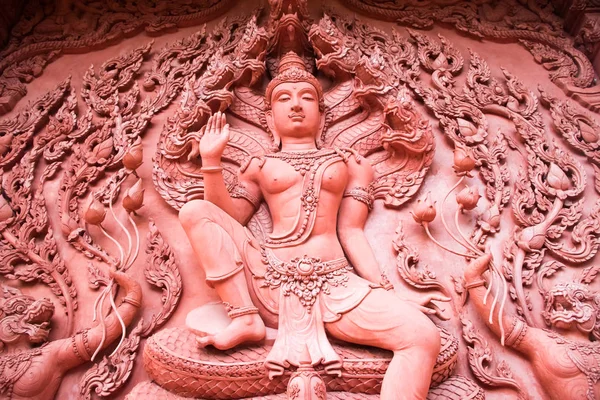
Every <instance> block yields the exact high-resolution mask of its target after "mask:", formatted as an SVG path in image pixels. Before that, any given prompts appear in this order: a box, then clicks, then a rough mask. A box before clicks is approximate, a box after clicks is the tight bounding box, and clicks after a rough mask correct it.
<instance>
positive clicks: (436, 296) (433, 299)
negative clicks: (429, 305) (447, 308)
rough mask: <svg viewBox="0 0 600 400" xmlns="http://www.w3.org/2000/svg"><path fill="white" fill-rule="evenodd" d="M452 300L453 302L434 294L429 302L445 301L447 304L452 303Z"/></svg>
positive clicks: (448, 298)
mask: <svg viewBox="0 0 600 400" xmlns="http://www.w3.org/2000/svg"><path fill="white" fill-rule="evenodd" d="M450 300H452V299H451V298H450V297H447V296H442V295H441V294H433V295H431V296H430V297H429V302H431V301H444V302H447V301H450Z"/></svg>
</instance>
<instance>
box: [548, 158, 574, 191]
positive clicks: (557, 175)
mask: <svg viewBox="0 0 600 400" xmlns="http://www.w3.org/2000/svg"><path fill="white" fill-rule="evenodd" d="M546 181H547V182H548V185H549V186H550V187H551V188H553V189H556V190H567V189H569V186H570V183H569V178H568V177H567V174H565V173H564V171H563V170H562V169H561V168H560V167H559V166H558V165H556V164H554V163H550V168H549V169H548V175H547V177H546Z"/></svg>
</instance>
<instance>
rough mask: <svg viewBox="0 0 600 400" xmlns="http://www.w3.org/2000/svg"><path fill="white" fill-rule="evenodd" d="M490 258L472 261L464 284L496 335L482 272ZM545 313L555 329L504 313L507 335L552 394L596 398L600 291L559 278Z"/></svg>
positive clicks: (554, 396)
mask: <svg viewBox="0 0 600 400" xmlns="http://www.w3.org/2000/svg"><path fill="white" fill-rule="evenodd" d="M490 261H491V256H490V255H485V256H483V257H481V258H478V259H476V260H474V261H473V262H471V264H469V266H468V267H467V269H466V271H465V282H466V284H465V287H466V288H467V289H468V290H469V295H470V298H471V301H472V302H473V303H474V305H475V308H476V309H477V311H478V312H479V314H480V315H482V316H483V317H484V318H483V319H484V320H485V321H486V323H487V325H488V327H489V328H490V329H491V330H492V332H494V333H495V334H496V335H497V336H500V335H501V333H500V326H499V324H498V323H497V322H498V312H497V311H495V312H494V314H493V315H492V318H490V319H488V318H487V316H489V314H490V312H491V310H492V304H491V303H492V302H490V301H487V302H486V301H485V297H486V289H485V287H484V285H485V284H486V283H487V282H486V280H485V279H483V278H482V274H483V273H484V272H485V271H486V270H487V268H488V264H489V263H490ZM545 301H546V307H545V310H544V313H543V315H544V318H545V319H546V320H547V321H548V322H549V323H550V324H551V325H552V328H553V329H554V330H553V331H550V330H545V329H539V328H535V327H531V326H528V325H527V324H526V323H525V321H523V320H522V319H521V318H519V317H517V316H509V315H506V314H504V315H503V316H502V318H503V322H504V326H507V327H509V329H508V333H507V336H506V339H505V343H506V345H507V346H509V347H512V348H513V349H515V350H517V351H518V352H520V353H522V354H523V355H525V357H527V358H528V359H529V360H530V362H531V366H532V369H533V371H534V373H535V375H536V377H537V378H538V379H539V381H540V383H541V384H542V387H543V388H544V390H545V391H546V394H547V395H548V397H549V398H551V399H556V400H559V399H588V400H594V399H596V400H597V399H600V384H599V383H598V381H599V380H600V343H598V342H597V341H596V342H590V335H592V336H594V337H595V338H596V339H598V337H599V336H600V324H599V322H598V316H599V315H600V314H599V312H600V296H598V295H597V294H593V293H592V292H590V290H589V289H587V287H586V286H585V285H583V284H581V283H578V282H570V283H560V284H557V285H556V286H554V287H553V288H552V289H551V290H549V291H548V294H547V295H546V299H545Z"/></svg>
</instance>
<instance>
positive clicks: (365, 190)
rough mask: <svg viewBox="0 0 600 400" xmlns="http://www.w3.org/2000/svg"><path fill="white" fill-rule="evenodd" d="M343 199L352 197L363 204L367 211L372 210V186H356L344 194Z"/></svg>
mask: <svg viewBox="0 0 600 400" xmlns="http://www.w3.org/2000/svg"><path fill="white" fill-rule="evenodd" d="M344 197H352V198H353V199H354V200H357V201H360V202H361V203H365V204H366V205H367V207H368V208H369V210H371V209H373V201H374V200H375V196H374V195H373V186H371V185H369V186H368V187H362V186H356V187H353V188H352V189H350V190H347V191H345V192H344Z"/></svg>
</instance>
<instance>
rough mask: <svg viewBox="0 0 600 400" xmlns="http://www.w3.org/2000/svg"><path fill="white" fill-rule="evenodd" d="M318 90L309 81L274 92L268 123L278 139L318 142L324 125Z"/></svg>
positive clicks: (285, 83)
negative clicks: (317, 138) (309, 139)
mask: <svg viewBox="0 0 600 400" xmlns="http://www.w3.org/2000/svg"><path fill="white" fill-rule="evenodd" d="M323 121H324V118H323V114H322V113H321V111H320V110H319V97H318V93H317V89H316V88H315V87H314V86H313V85H311V84H310V83H308V82H284V83H281V84H279V85H277V86H276V87H275V88H274V89H273V93H272V95H271V111H270V112H268V113H267V123H268V124H269V129H271V131H272V132H273V134H274V136H275V137H276V139H281V140H286V139H288V138H295V139H302V138H312V139H313V140H315V139H316V137H317V134H318V133H319V132H320V131H321V129H322V126H323Z"/></svg>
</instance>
